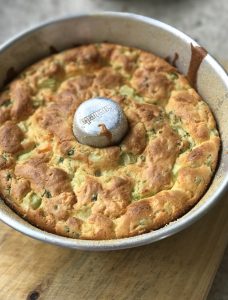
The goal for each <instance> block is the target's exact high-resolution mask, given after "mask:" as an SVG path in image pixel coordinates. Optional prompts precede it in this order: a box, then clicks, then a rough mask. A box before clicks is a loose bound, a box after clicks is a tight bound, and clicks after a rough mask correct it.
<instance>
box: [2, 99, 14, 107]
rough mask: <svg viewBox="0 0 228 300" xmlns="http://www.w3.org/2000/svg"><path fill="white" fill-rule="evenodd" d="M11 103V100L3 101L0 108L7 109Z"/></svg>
mask: <svg viewBox="0 0 228 300" xmlns="http://www.w3.org/2000/svg"><path fill="white" fill-rule="evenodd" d="M11 103H12V102H11V100H10V99H8V100H6V101H4V102H3V103H2V104H1V106H4V107H8V106H9V105H10V104H11Z"/></svg>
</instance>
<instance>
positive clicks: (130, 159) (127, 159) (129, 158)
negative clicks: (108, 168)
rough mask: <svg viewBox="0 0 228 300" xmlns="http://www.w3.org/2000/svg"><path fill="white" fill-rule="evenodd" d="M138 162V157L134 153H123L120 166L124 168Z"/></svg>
mask: <svg viewBox="0 0 228 300" xmlns="http://www.w3.org/2000/svg"><path fill="white" fill-rule="evenodd" d="M136 160H137V158H136V156H135V155H134V154H132V153H126V152H123V153H121V155H120V164H121V165H124V166H126V165H129V164H134V163H135V162H136Z"/></svg>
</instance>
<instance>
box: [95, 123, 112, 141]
mask: <svg viewBox="0 0 228 300" xmlns="http://www.w3.org/2000/svg"><path fill="white" fill-rule="evenodd" d="M98 126H99V127H100V129H101V131H100V135H104V136H106V137H107V139H108V140H109V142H111V141H112V133H111V132H110V131H109V130H108V129H107V127H106V126H105V124H99V125H98Z"/></svg>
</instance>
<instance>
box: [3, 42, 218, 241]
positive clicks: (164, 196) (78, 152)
mask: <svg viewBox="0 0 228 300" xmlns="http://www.w3.org/2000/svg"><path fill="white" fill-rule="evenodd" d="M93 97H106V98H110V99H112V100H114V101H116V102H118V103H119V104H120V106H121V107H122V109H123V111H124V113H125V115H126V117H127V120H128V123H129V131H128V133H127V135H126V136H125V137H124V139H123V140H122V141H121V142H120V143H119V144H118V145H115V146H111V147H106V148H93V147H90V146H87V145H82V144H80V143H79V142H77V140H76V138H75V137H74V135H73V131H72V122H73V116H74V113H75V111H76V109H77V107H78V106H79V105H80V103H81V102H82V101H85V100H87V99H90V98H93ZM0 124H1V126H0V191H1V196H2V198H3V199H4V201H5V202H6V203H7V204H8V205H10V206H11V207H12V208H13V209H14V210H15V211H16V212H17V213H18V214H19V215H21V216H22V217H23V218H25V219H27V220H28V221H29V222H30V223H32V224H34V225H36V226H37V227H39V228H41V229H43V230H46V231H48V232H53V233H56V234H59V235H62V236H67V237H72V238H79V239H96V240H101V239H115V238H122V237H129V236H134V235H138V234H142V233H145V232H148V231H152V230H156V229H158V228H160V227H162V226H165V225H166V224H168V223H169V222H171V221H173V220H175V219H177V218H178V217H180V216H182V215H183V214H185V213H186V212H187V211H189V209H190V208H191V207H193V206H194V205H195V204H196V203H197V201H199V199H200V197H201V196H202V194H203V193H204V191H205V189H206V188H207V186H208V184H209V183H210V180H211V178H212V175H213V172H214V170H215V167H216V162H217V157H218V151H219V146H220V138H219V134H218V131H217V129H216V123H215V120H214V118H213V115H212V113H211V111H210V109H209V107H208V105H207V104H206V103H205V102H204V101H203V100H202V99H201V97H200V96H199V95H198V94H197V92H196V91H195V90H194V89H193V88H192V87H191V86H190V84H189V82H188V80H187V78H186V77H185V76H183V75H181V74H180V73H179V72H178V71H177V69H176V68H175V67H173V66H172V65H170V64H169V63H167V62H166V61H165V60H163V59H161V58H159V57H157V56H155V55H153V54H151V53H147V52H144V51H142V50H139V49H134V48H128V47H124V46H120V45H113V44H107V43H101V44H91V45H85V46H80V47H76V48H74V49H71V50H67V51H64V52H62V53H59V54H56V55H52V56H50V57H48V58H46V59H44V60H42V61H40V62H38V63H37V64H35V65H32V66H31V67H29V68H28V69H26V70H25V71H24V72H22V73H21V74H20V76H19V77H17V78H16V79H15V80H14V81H13V82H11V83H10V84H9V85H8V86H6V87H5V89H4V90H3V91H2V92H1V94H0Z"/></svg>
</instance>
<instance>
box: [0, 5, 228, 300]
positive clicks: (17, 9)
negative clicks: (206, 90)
mask: <svg viewBox="0 0 228 300" xmlns="http://www.w3.org/2000/svg"><path fill="white" fill-rule="evenodd" d="M101 10H112V11H125V12H135V13H138V14H143V15H147V16H150V17H153V18H156V19H159V20H161V21H163V22H166V23H168V24H170V25H173V26H174V27H176V28H178V29H180V30H182V31H184V32H185V33H187V34H188V35H190V36H191V37H192V38H194V39H195V40H197V41H198V42H199V43H200V44H201V45H202V46H204V47H205V48H206V49H207V50H208V51H209V53H211V54H212V55H214V56H215V57H216V58H218V59H219V60H221V61H224V60H227V61H228V41H227V31H228V1H227V0H38V1H34V0H0V44H1V43H3V42H4V41H6V40H7V39H8V38H10V37H12V36H13V35H14V34H17V33H18V32H20V31H22V30H26V29H28V28H29V27H32V26H34V25H37V24H39V23H40V22H42V21H45V20H49V19H53V18H55V17H60V16H66V15H69V14H77V13H82V12H92V11H101ZM0 66H1V65H0ZM199 251H200V250H199ZM212 251H213V250H212ZM227 278H228V249H227V251H226V253H225V256H224V258H223V261H222V263H221V266H220V268H219V270H218V273H217V275H216V278H215V280H214V283H213V286H212V289H211V291H210V294H209V296H208V300H225V299H228V284H227ZM196 300H198V299H196Z"/></svg>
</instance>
